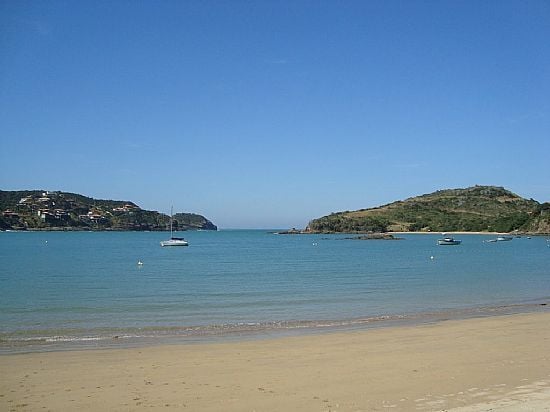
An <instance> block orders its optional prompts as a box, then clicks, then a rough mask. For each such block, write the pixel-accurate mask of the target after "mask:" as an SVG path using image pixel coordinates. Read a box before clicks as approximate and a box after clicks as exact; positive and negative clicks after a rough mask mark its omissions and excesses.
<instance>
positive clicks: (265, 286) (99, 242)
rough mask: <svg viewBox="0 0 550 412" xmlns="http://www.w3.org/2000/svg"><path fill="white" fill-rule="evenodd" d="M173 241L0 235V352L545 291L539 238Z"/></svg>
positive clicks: (321, 324)
mask: <svg viewBox="0 0 550 412" xmlns="http://www.w3.org/2000/svg"><path fill="white" fill-rule="evenodd" d="M184 236H185V237H186V238H187V239H188V240H189V242H190V246H189V247H173V248H166V247H165V248H162V247H160V245H159V242H160V241H161V240H163V239H165V238H166V233H158V232H151V233H146V232H113V233H109V232H70V233H62V232H29V233H24V232H2V233H0V259H1V262H2V263H1V267H0V293H1V295H0V296H1V300H0V350H3V351H11V350H16V349H18V348H26V350H29V349H30V348H31V350H32V348H34V347H36V348H42V349H40V350H43V349H44V348H49V347H55V348H59V347H63V345H65V346H67V345H69V343H71V342H72V343H74V342H79V343H80V344H83V343H87V344H90V343H91V344H94V345H101V344H105V342H111V343H112V342H113V339H114V337H116V338H115V339H114V342H115V343H116V344H120V342H130V341H136V340H139V339H157V338H161V339H166V338H168V337H170V338H173V337H177V338H181V339H184V340H185V339H187V340H190V341H193V340H197V339H206V338H208V339H212V338H217V337H220V336H237V337H240V336H242V335H243V334H245V335H249V334H251V333H252V334H258V333H260V334H264V335H265V334H270V333H272V332H274V331H278V330H279V331H289V330H299V331H308V330H311V329H318V328H327V327H330V328H338V327H364V326H365V325H372V324H381V323H383V322H388V321H402V320H404V319H431V318H434V316H435V318H448V317H457V316H458V317H461V316H476V315H479V314H480V313H485V314H491V313H501V312H514V311H521V310H531V309H533V308H539V309H540V308H543V309H545V307H541V306H538V305H540V304H541V303H545V302H546V301H547V300H548V299H549V297H550V247H549V245H550V242H548V241H547V240H546V239H545V238H543V237H533V238H532V239H527V238H515V239H514V240H513V241H510V242H496V243H486V242H484V240H487V239H490V238H493V237H494V236H490V235H460V236H456V237H457V238H460V239H462V241H463V242H462V244H461V245H459V246H437V244H436V240H437V238H438V237H440V236H438V235H417V234H409V235H400V236H401V237H403V238H404V239H403V240H395V241H384V240H351V239H346V237H350V236H349V235H329V236H327V235H275V234H272V233H270V232H268V231H261V230H226V231H219V232H206V231H204V232H186V233H184ZM138 261H141V262H143V265H138V264H137V262H138ZM529 308H531V309H529Z"/></svg>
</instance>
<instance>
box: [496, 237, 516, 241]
mask: <svg viewBox="0 0 550 412" xmlns="http://www.w3.org/2000/svg"><path fill="white" fill-rule="evenodd" d="M512 239H513V237H512V236H499V237H497V242H507V241H510V240H512Z"/></svg>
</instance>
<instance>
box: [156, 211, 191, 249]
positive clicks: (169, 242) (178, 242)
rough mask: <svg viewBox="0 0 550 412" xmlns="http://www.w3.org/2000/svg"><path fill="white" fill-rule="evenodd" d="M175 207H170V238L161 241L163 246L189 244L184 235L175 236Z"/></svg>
mask: <svg viewBox="0 0 550 412" xmlns="http://www.w3.org/2000/svg"><path fill="white" fill-rule="evenodd" d="M173 209H174V207H171V208H170V239H168V240H163V241H161V242H160V245H161V246H189V242H188V241H187V240H185V239H184V238H182V237H174V235H173V231H172V221H173V218H174V210H173Z"/></svg>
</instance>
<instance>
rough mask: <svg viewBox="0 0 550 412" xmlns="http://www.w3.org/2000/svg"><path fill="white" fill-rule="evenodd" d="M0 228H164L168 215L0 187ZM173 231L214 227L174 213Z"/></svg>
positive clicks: (190, 215)
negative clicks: (6, 189)
mask: <svg viewBox="0 0 550 412" xmlns="http://www.w3.org/2000/svg"><path fill="white" fill-rule="evenodd" d="M0 211H1V214H0V230H116V231H125V230H132V231H148V230H149V231H164V230H169V229H170V216H168V215H166V214H163V213H160V212H157V211H153V210H144V209H142V208H140V207H139V206H138V205H136V204H135V203H134V202H131V201H126V200H101V199H93V198H91V197H86V196H83V195H79V194H76V193H65V192H59V191H53V192H52V191H43V190H23V191H4V190H0ZM173 226H174V229H175V230H217V227H216V225H214V224H213V223H212V222H211V221H210V220H208V219H206V218H205V217H204V216H201V215H197V214H195V213H176V214H175V215H174V217H173Z"/></svg>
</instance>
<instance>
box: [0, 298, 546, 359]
mask: <svg viewBox="0 0 550 412" xmlns="http://www.w3.org/2000/svg"><path fill="white" fill-rule="evenodd" d="M523 313H550V306H549V305H548V301H547V299H542V298H541V299H533V300H530V301H527V302H520V303H509V304H501V305H493V306H487V305H478V306H472V307H461V308H448V309H441V310H435V311H425V312H411V313H387V314H378V315H370V316H361V317H354V318H346V319H316V320H285V321H271V322H254V323H235V324H213V325H195V326H166V327H153V326H146V327H139V328H135V327H128V328H124V327H119V328H114V327H111V328H95V329H65V330H63V329H58V330H51V331H48V330H40V331H15V332H3V333H0V356H9V355H12V354H24V353H42V352H64V351H80V350H86V351H87V350H97V349H101V350H103V349H128V348H145V347H154V346H163V345H195V344H213V343H226V342H236V343H238V342H246V341H262V340H270V339H280V338H285V337H298V336H323V335H325V334H331V333H346V332H362V331H368V330H377V329H383V328H395V327H415V326H423V325H429V324H435V323H438V322H442V321H448V320H455V321H460V320H468V319H476V318H491V317H500V316H507V315H516V314H523Z"/></svg>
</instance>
